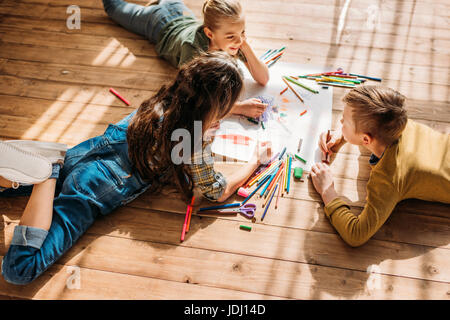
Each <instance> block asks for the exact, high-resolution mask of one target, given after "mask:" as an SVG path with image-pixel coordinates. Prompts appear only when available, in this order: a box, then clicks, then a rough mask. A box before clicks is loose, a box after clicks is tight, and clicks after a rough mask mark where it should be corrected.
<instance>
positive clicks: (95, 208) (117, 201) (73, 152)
mask: <svg viewBox="0 0 450 320" xmlns="http://www.w3.org/2000/svg"><path fill="white" fill-rule="evenodd" d="M134 114H135V112H133V113H132V114H130V115H129V116H127V117H126V118H124V119H123V120H121V121H120V122H119V123H117V124H115V125H112V124H111V125H109V126H108V128H107V129H106V131H105V133H104V134H103V135H101V136H97V137H94V138H92V139H89V140H87V141H84V142H82V143H81V144H79V145H77V146H75V147H73V148H72V149H69V150H68V151H67V153H66V157H65V159H64V166H63V168H62V169H61V171H60V175H59V178H58V180H57V187H56V195H55V199H54V203H53V219H52V223H51V226H50V229H49V230H48V231H46V230H43V229H38V228H32V227H27V226H22V225H19V226H16V228H15V229H14V235H13V239H12V241H11V246H10V247H9V249H8V252H7V253H6V255H5V257H4V258H3V262H2V275H3V277H4V278H5V280H6V281H7V282H10V283H13V284H28V283H30V282H31V281H33V280H34V279H36V278H37V277H38V276H39V275H41V274H42V273H43V272H44V271H45V270H46V269H47V268H48V267H50V266H51V265H52V264H53V263H54V262H55V261H56V260H57V259H59V258H60V257H61V256H62V255H63V254H64V253H65V252H66V251H67V250H69V249H70V248H71V247H72V246H73V245H74V243H75V242H76V241H77V240H78V239H79V238H80V237H81V235H82V234H83V233H84V232H85V231H86V230H87V229H88V228H89V227H90V226H91V225H92V224H93V223H94V221H95V219H96V218H97V217H98V216H99V215H106V214H108V213H110V212H111V211H113V210H114V209H116V208H117V207H119V206H122V205H125V204H127V203H128V202H130V201H132V200H133V199H135V198H136V197H137V196H139V195H140V194H142V193H143V192H145V191H146V190H147V189H148V188H149V187H150V185H151V184H150V183H149V182H148V181H147V182H146V181H144V180H143V179H142V178H141V177H140V176H139V175H138V174H137V173H133V172H132V164H131V162H130V160H129V158H128V144H127V128H128V123H129V120H130V119H131V118H132V116H133V115H134ZM19 189H20V188H19ZM19 189H17V190H14V191H17V193H20V192H21V191H22V190H19Z"/></svg>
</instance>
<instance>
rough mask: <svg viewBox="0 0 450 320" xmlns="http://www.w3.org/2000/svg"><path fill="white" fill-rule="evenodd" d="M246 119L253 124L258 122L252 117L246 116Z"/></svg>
mask: <svg viewBox="0 0 450 320" xmlns="http://www.w3.org/2000/svg"><path fill="white" fill-rule="evenodd" d="M247 120H248V121H250V122H252V123H254V124H259V122H258V121H257V120H255V119H253V118H247Z"/></svg>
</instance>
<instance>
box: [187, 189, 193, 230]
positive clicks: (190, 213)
mask: <svg viewBox="0 0 450 320" xmlns="http://www.w3.org/2000/svg"><path fill="white" fill-rule="evenodd" d="M194 201H195V196H192V199H191V205H190V210H189V218H188V224H187V227H186V232H189V226H190V225H191V217H192V209H193V207H194Z"/></svg>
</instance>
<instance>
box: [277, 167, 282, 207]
mask: <svg viewBox="0 0 450 320" xmlns="http://www.w3.org/2000/svg"><path fill="white" fill-rule="evenodd" d="M282 181H283V175H280V177H279V178H278V182H277V184H280V182H282ZM280 195H281V188H278V194H277V200H276V201H275V209H276V208H278V199H279V198H280Z"/></svg>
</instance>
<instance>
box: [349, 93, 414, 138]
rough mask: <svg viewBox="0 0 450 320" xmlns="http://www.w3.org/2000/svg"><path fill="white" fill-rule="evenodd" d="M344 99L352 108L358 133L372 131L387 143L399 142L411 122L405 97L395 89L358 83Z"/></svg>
mask: <svg viewBox="0 0 450 320" xmlns="http://www.w3.org/2000/svg"><path fill="white" fill-rule="evenodd" d="M342 101H343V102H344V103H346V104H347V105H349V106H350V107H352V116H353V121H354V122H355V127H356V132H357V133H367V134H370V135H371V136H372V137H373V138H375V139H377V140H379V141H380V142H382V143H385V144H386V145H390V144H391V143H393V142H395V141H397V139H398V138H399V137H400V135H401V133H402V132H403V129H405V126H406V122H407V121H408V116H407V114H406V110H405V108H404V103H405V96H404V95H402V94H401V93H399V92H397V91H395V90H393V89H391V88H387V87H383V86H376V85H364V86H358V87H356V88H353V89H352V90H350V91H349V92H348V93H347V94H346V95H345V96H344V98H343V99H342Z"/></svg>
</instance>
